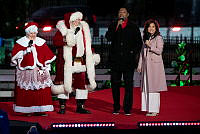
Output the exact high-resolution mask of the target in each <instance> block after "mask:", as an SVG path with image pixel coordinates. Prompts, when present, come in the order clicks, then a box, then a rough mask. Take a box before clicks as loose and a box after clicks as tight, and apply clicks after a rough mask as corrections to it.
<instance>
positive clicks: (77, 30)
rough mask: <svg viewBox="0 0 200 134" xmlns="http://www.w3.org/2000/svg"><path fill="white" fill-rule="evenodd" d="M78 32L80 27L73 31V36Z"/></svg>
mask: <svg viewBox="0 0 200 134" xmlns="http://www.w3.org/2000/svg"><path fill="white" fill-rule="evenodd" d="M79 30H80V27H77V28H76V29H75V32H74V34H75V35H76V34H77V33H78V31H79Z"/></svg>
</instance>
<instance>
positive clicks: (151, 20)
mask: <svg viewBox="0 0 200 134" xmlns="http://www.w3.org/2000/svg"><path fill="white" fill-rule="evenodd" d="M151 23H154V24H155V27H156V32H155V33H154V34H153V35H152V38H151V39H153V38H155V37H156V36H157V35H160V31H159V23H158V21H156V20H154V19H149V20H147V21H146V22H145V23H144V31H143V41H144V42H145V41H146V40H149V38H150V36H151V34H150V33H149V32H148V27H149V26H150V24H151Z"/></svg>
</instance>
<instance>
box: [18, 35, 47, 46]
mask: <svg viewBox="0 0 200 134" xmlns="http://www.w3.org/2000/svg"><path fill="white" fill-rule="evenodd" d="M29 41H30V40H29V39H28V38H27V37H26V36H24V37H22V38H20V39H18V40H17V41H16V43H17V44H19V45H21V46H23V47H27V46H28V43H29ZM45 42H46V41H45V40H44V39H42V38H40V37H36V38H35V40H33V44H35V45H37V46H42V45H43V44H44V43H45Z"/></svg>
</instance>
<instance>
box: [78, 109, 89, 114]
mask: <svg viewBox="0 0 200 134" xmlns="http://www.w3.org/2000/svg"><path fill="white" fill-rule="evenodd" d="M76 113H79V114H91V112H90V111H89V110H86V109H84V108H77V109H76Z"/></svg>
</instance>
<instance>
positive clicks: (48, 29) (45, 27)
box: [42, 26, 52, 32]
mask: <svg viewBox="0 0 200 134" xmlns="http://www.w3.org/2000/svg"><path fill="white" fill-rule="evenodd" d="M51 29H52V27H51V26H44V27H43V29H42V31H43V32H50V31H51Z"/></svg>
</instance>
